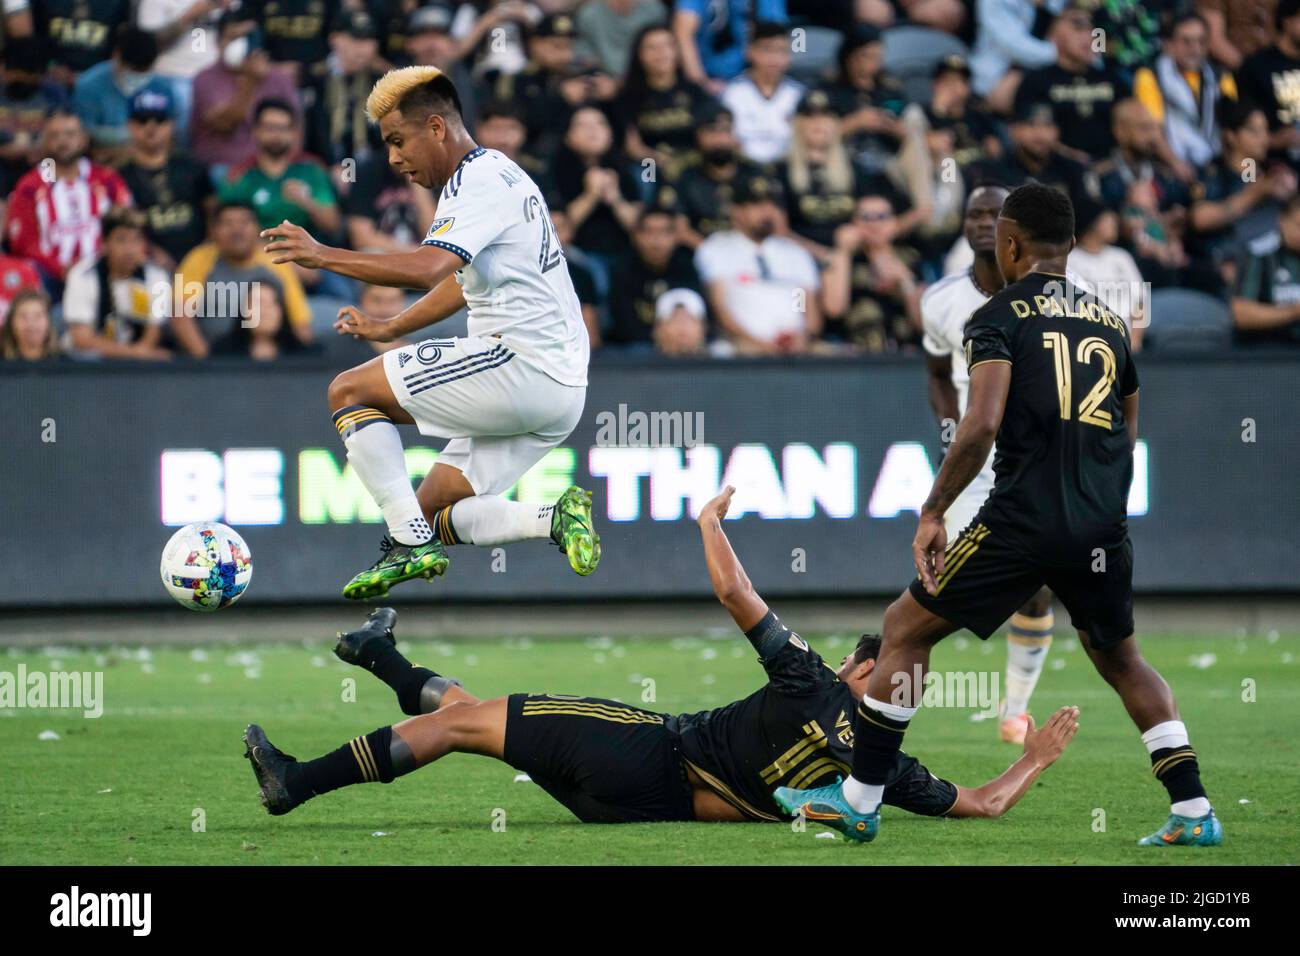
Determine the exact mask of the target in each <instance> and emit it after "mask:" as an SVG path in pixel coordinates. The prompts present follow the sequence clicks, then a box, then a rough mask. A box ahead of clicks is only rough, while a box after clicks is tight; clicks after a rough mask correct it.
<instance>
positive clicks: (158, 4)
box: [136, 0, 230, 143]
mask: <svg viewBox="0 0 1300 956" xmlns="http://www.w3.org/2000/svg"><path fill="white" fill-rule="evenodd" d="M229 5H230V4H229V0H139V5H138V7H137V8H136V25H137V26H139V27H140V29H141V30H148V31H149V32H150V33H153V34H154V35H155V36H156V37H157V38H158V59H157V60H156V61H155V62H154V65H153V72H154V75H155V76H156V77H157V78H158V80H159V81H160V82H162V83H163V84H165V85H166V86H167V91H168V92H169V93H171V97H172V102H173V103H174V104H175V108H176V141H177V142H179V143H188V142H189V141H190V138H189V132H190V114H191V112H192V108H193V105H194V78H195V77H196V76H198V74H199V72H200V71H202V70H206V69H207V68H208V67H210V66H211V65H212V64H213V63H215V62H216V60H217V56H218V45H219V44H218V42H217V30H216V20H217V16H218V15H219V14H220V12H221V11H222V9H223V8H224V7H226V6H229Z"/></svg>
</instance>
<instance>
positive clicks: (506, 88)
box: [483, 14, 617, 158]
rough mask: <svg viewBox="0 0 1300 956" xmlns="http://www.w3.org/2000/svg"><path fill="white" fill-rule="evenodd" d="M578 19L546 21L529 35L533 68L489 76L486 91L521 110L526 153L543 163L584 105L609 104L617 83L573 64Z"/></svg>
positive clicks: (564, 17) (555, 17) (558, 17)
mask: <svg viewBox="0 0 1300 956" xmlns="http://www.w3.org/2000/svg"><path fill="white" fill-rule="evenodd" d="M575 32H576V28H575V27H574V23H573V17H571V16H569V15H568V14H554V15H550V16H547V17H544V18H543V19H542V20H541V22H540V23H538V24H537V26H536V27H534V28H532V29H531V30H529V31H528V62H527V64H525V66H524V68H523V69H522V70H521V71H519V72H517V73H509V72H506V71H504V70H493V71H490V72H488V73H486V74H485V75H484V78H483V82H484V87H485V89H486V90H487V92H488V94H489V95H490V96H491V97H492V98H494V99H497V100H505V101H509V102H513V103H515V104H517V105H518V106H519V107H520V108H521V109H522V110H523V114H524V124H525V125H526V126H527V127H528V143H527V145H526V146H525V147H524V152H525V153H527V154H529V155H530V156H533V157H537V158H542V157H546V156H549V155H550V154H551V153H552V151H554V149H555V148H556V144H557V143H558V142H559V140H560V138H561V135H562V132H563V130H564V128H565V127H566V125H567V124H568V120H569V116H570V114H571V113H572V112H573V111H574V110H576V109H577V108H578V107H580V106H582V105H583V104H588V103H607V102H609V101H611V100H612V99H613V98H614V95H615V93H616V92H617V83H616V82H615V81H614V79H613V78H612V77H610V76H609V75H607V74H605V73H602V72H600V71H599V70H591V69H587V68H585V67H584V66H583V65H582V64H579V63H578V62H577V61H576V60H575V59H574V53H573V38H574V35H575Z"/></svg>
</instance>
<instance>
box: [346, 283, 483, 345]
mask: <svg viewBox="0 0 1300 956" xmlns="http://www.w3.org/2000/svg"><path fill="white" fill-rule="evenodd" d="M464 307H465V295H464V293H463V292H462V291H461V287H460V283H459V282H457V281H456V279H455V277H454V276H448V277H447V278H445V279H443V280H442V283H441V284H440V285H439V286H438V287H437V288H436V289H430V290H429V291H428V292H427V293H425V294H424V295H422V296H421V297H420V298H419V299H417V300H416V301H415V302H414V303H412V304H411V305H410V307H409V308H406V309H403V310H402V311H401V312H399V313H397V315H395V316H393V317H392V318H391V319H377V318H374V317H373V316H369V315H366V314H365V313H364V312H362V311H361V310H359V309H356V308H354V307H352V306H350V305H346V306H344V307H343V308H341V309H339V315H338V319H337V321H335V323H334V328H335V329H336V330H337V331H338V333H339V334H340V335H351V336H353V337H354V338H358V339H365V340H366V341H369V342H392V341H395V340H396V339H400V338H401V337H402V336H404V335H408V334H410V333H411V332H414V331H416V330H418V329H422V328H424V327H425V326H427V325H433V324H434V323H435V322H441V321H442V320H443V319H445V318H447V317H448V316H449V315H455V314H456V313H457V312H459V311H460V310H461V309H463V308H464Z"/></svg>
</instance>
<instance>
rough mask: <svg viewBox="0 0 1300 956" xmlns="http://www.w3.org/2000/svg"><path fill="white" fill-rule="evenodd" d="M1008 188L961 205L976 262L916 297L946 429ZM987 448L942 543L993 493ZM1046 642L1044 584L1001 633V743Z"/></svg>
mask: <svg viewBox="0 0 1300 956" xmlns="http://www.w3.org/2000/svg"><path fill="white" fill-rule="evenodd" d="M1006 198H1007V190H1006V189H1004V188H1002V187H1001V186H981V187H977V188H976V189H975V190H974V191H972V192H971V194H970V198H969V199H968V200H967V202H966V217H965V220H964V222H963V229H964V231H965V234H966V241H967V242H968V243H970V246H971V249H972V250H973V251H974V253H975V261H974V263H972V265H971V267H970V268H969V269H967V270H965V271H964V272H959V273H956V274H954V275H950V276H945V277H944V278H943V279H940V280H939V281H938V282H936V283H935V284H934V285H932V286H930V288H928V289H926V291H925V294H924V295H923V296H921V323H922V325H923V326H924V329H925V335H924V338H923V339H922V343H923V344H924V346H925V352H926V367H927V369H928V371H929V391H930V406H931V407H932V408H933V409H934V414H935V416H936V417H937V418H938V419H939V422H940V424H941V425H943V426H944V428H945V430H946V431H947V432H948V434H951V432H952V431H953V430H955V428H956V425H957V421H958V420H959V419H960V418H961V416H962V415H963V414H964V413H965V411H966V393H967V390H968V388H969V386H970V374H969V372H967V370H966V355H965V352H964V351H963V346H962V338H963V335H964V332H965V328H966V320H967V319H969V318H970V315H971V313H972V312H974V311H975V310H976V309H978V308H979V307H980V306H982V305H983V304H984V303H985V302H987V301H988V300H989V297H990V296H992V295H993V293H995V292H997V291H998V290H999V289H1001V288H1002V286H1003V285H1004V282H1003V279H1002V273H1001V272H1000V271H999V270H998V262H997V257H996V255H995V252H994V240H995V238H996V223H997V218H998V211H999V210H1001V208H1002V201H1003V200H1004V199H1006ZM994 454H996V449H994V451H993V452H990V453H989V458H988V461H986V462H985V463H984V468H983V470H981V471H980V473H979V475H978V476H977V477H976V478H975V480H974V481H972V482H971V483H970V484H969V485H967V487H966V490H965V491H963V492H962V493H961V494H960V495H958V496H957V500H956V501H954V502H953V503H952V506H951V507H949V509H948V510H947V512H945V513H944V516H943V524H944V530H945V531H946V532H947V533H948V540H950V541H956V540H957V536H958V535H959V534H960V533H961V532H962V530H964V529H965V528H966V526H967V525H969V524H970V523H971V522H972V521H973V520H974V519H975V514H976V512H978V511H979V510H980V508H981V507H982V506H983V504H984V499H986V498H987V497H988V495H989V492H990V491H992V490H993V456H994ZM1051 645H1052V592H1051V591H1049V590H1048V589H1047V588H1043V589H1042V590H1041V591H1039V592H1038V593H1037V594H1035V595H1034V596H1033V597H1032V598H1030V599H1029V601H1028V602H1026V604H1025V606H1024V607H1022V608H1021V609H1020V610H1019V611H1018V612H1017V613H1015V614H1013V615H1012V616H1011V625H1010V629H1009V630H1008V632H1007V668H1006V674H1005V679H1004V681H1003V684H1004V689H1005V694H1004V696H1003V703H1002V721H1001V725H1000V726H999V733H1000V734H1001V737H1002V739H1003V740H1005V741H1007V742H1008V743H1016V744H1021V743H1024V740H1025V731H1026V729H1027V728H1028V726H1029V724H1028V717H1027V713H1028V710H1029V698H1030V695H1032V694H1033V692H1034V686H1035V685H1036V684H1037V683H1038V677H1039V675H1040V674H1042V672H1043V664H1044V663H1045V662H1046V660H1047V649H1048V648H1049V647H1051Z"/></svg>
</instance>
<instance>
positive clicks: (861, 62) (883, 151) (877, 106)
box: [824, 25, 907, 172]
mask: <svg viewBox="0 0 1300 956" xmlns="http://www.w3.org/2000/svg"><path fill="white" fill-rule="evenodd" d="M838 62H839V69H838V72H837V73H836V76H835V79H834V80H833V81H832V82H831V83H830V84H829V85H827V86H826V87H824V89H825V90H826V94H827V95H828V96H829V97H830V101H831V109H833V110H835V112H836V113H838V114H839V117H840V120H841V126H840V134H841V135H842V136H843V137H844V141H845V143H847V144H848V146H849V149H850V150H851V151H852V153H853V157H854V161H855V162H857V163H858V164H859V165H861V166H862V167H863V168H864V169H867V170H868V171H872V172H876V171H880V170H882V169H884V167H885V165H886V163H887V162H888V161H889V160H890V159H891V158H892V157H893V156H894V154H895V153H897V152H898V149H899V146H900V145H901V143H902V139H903V132H904V131H903V123H902V120H900V119H899V117H900V116H901V115H902V112H903V109H904V107H906V106H907V94H906V92H905V91H904V90H903V87H902V84H901V83H899V82H898V80H896V79H894V77H892V76H889V75H888V74H886V73H885V72H884V69H885V44H884V42H883V41H882V40H881V35H880V31H879V30H877V29H876V28H875V27H871V26H862V25H859V26H857V27H855V28H854V29H852V30H849V31H847V32H846V33H845V35H844V41H843V43H841V44H840V49H839V54H838Z"/></svg>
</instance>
